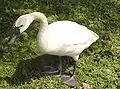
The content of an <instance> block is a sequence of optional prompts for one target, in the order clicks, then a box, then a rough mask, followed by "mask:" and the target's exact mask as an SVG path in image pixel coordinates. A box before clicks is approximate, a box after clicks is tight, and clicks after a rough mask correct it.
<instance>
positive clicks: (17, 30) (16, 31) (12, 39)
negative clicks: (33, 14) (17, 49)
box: [8, 25, 22, 45]
mask: <svg viewBox="0 0 120 89" xmlns="http://www.w3.org/2000/svg"><path fill="white" fill-rule="evenodd" d="M20 27H22V25H21V26H19V27H16V26H14V27H13V35H12V36H11V37H10V38H9V40H8V44H9V45H10V44H13V43H14V42H15V41H16V40H17V39H18V38H19V37H20Z"/></svg>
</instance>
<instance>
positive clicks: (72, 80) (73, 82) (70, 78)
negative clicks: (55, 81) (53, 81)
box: [61, 56, 79, 87]
mask: <svg viewBox="0 0 120 89" xmlns="http://www.w3.org/2000/svg"><path fill="white" fill-rule="evenodd" d="M78 57H79V56H74V57H73V59H74V66H73V67H74V68H73V73H72V75H71V76H67V75H62V76H61V80H62V81H63V83H65V84H67V85H69V86H71V87H75V86H76V80H75V69H76V61H77V60H78Z"/></svg>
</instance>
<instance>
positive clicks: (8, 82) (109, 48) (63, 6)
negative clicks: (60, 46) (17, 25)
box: [0, 0, 120, 89]
mask: <svg viewBox="0 0 120 89" xmlns="http://www.w3.org/2000/svg"><path fill="white" fill-rule="evenodd" d="M53 1H54V0H53ZM53 1H52V0H49V1H47V0H45V1H44V2H43V1H42V0H40V1H39V2H38V1H36V2H35V1H34V0H30V1H29V2H27V0H24V1H22V0H21V1H17V2H19V3H20V5H18V4H17V2H16V1H14V0H13V1H11V0H8V2H5V7H2V8H3V10H1V9H0V10H1V14H0V16H1V17H0V18H1V19H0V24H1V26H0V89H70V88H69V87H68V86H67V85H65V84H63V83H61V81H60V79H59V78H58V77H57V76H56V75H44V74H42V71H44V67H43V66H44V65H51V66H53V67H56V68H58V64H59V60H57V59H58V57H57V56H52V55H43V56H40V55H41V53H40V52H39V50H38V49H37V48H36V34H37V30H38V29H37V28H36V27H38V24H37V23H33V24H32V25H31V26H30V27H29V28H28V30H27V31H26V32H25V33H24V34H23V35H22V36H21V38H20V39H19V40H18V41H17V42H15V44H13V45H11V46H8V45H7V44H6V41H7V40H8V38H9V35H10V34H11V33H12V30H10V32H9V31H8V30H9V29H10V28H11V27H12V24H13V23H14V21H15V20H16V19H17V17H19V16H20V15H22V14H24V13H28V12H32V11H41V12H44V13H45V14H46V16H47V17H48V20H49V23H52V22H54V21H57V20H63V19H67V20H74V21H77V22H79V23H81V24H83V25H85V26H87V27H88V28H90V29H92V30H93V31H95V32H96V33H97V34H98V35H99V36H100V39H99V40H97V42H95V43H94V44H92V45H91V46H90V47H89V48H88V49H86V50H84V52H82V53H81V54H80V58H79V61H78V63H77V69H76V78H77V89H80V86H81V84H82V82H86V83H88V84H89V85H90V86H91V89H119V87H120V11H119V7H120V5H119V4H120V0H106V1H105V0H101V1H99V0H89V1H88V0H78V1H79V2H77V3H76V2H70V3H68V2H67V1H70V0H66V1H64V3H63V2H60V1H58V2H56V1H54V2H53ZM33 2H34V4H32V3H33ZM46 3H47V4H46ZM56 3H57V4H56ZM74 4H75V5H74ZM18 7H19V8H18ZM58 7H59V8H58ZM33 33H34V34H33ZM64 59H65V60H64ZM68 59H69V58H68V57H67V58H66V57H63V61H64V64H63V66H64V71H65V73H69V71H68V70H67V68H69V69H71V65H72V61H70V60H69V61H68ZM51 60H52V61H51ZM55 63H56V64H55ZM66 63H68V64H69V65H66Z"/></svg>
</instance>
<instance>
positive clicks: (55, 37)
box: [8, 12, 99, 86]
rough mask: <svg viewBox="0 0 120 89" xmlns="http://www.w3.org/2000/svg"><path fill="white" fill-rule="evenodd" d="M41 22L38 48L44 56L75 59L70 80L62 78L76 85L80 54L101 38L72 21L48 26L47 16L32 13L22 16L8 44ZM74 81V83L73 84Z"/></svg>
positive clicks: (16, 23)
mask: <svg viewBox="0 0 120 89" xmlns="http://www.w3.org/2000/svg"><path fill="white" fill-rule="evenodd" d="M34 20H36V21H39V22H40V28H39V31H38V35H37V46H38V48H39V49H40V50H41V52H42V53H44V54H52V55H58V56H59V58H60V59H61V56H70V57H72V58H73V59H74V61H75V63H74V70H73V74H72V76H71V77H70V78H66V79H67V80H66V79H64V78H65V76H64V77H61V79H63V80H64V81H63V82H64V83H66V84H68V85H71V86H73V85H75V83H74V82H75V81H74V80H75V79H74V71H75V65H76V62H77V61H78V58H79V54H80V53H81V52H82V51H83V50H84V49H86V48H88V47H89V46H90V45H91V44H92V43H94V42H95V41H96V40H97V39H98V38H99V36H98V35H97V34H96V33H94V32H93V31H91V30H89V29H88V28H87V27H85V26H82V25H79V24H78V23H76V22H72V21H67V20H65V21H56V22H53V23H51V24H49V25H48V21H47V18H46V16H45V15H44V14H43V13H41V12H32V13H29V14H24V15H22V16H20V17H19V18H18V19H17V20H16V22H15V24H14V33H13V35H12V37H10V39H9V41H8V44H12V43H14V41H15V40H16V39H17V38H19V36H20V34H21V33H23V32H24V31H25V30H26V29H27V28H28V27H29V25H30V24H31V23H32V22H33V21H34ZM60 65H61V66H60V74H61V70H62V62H61V61H60ZM71 81H73V82H71Z"/></svg>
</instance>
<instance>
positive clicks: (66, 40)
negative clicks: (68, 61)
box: [49, 21, 99, 45]
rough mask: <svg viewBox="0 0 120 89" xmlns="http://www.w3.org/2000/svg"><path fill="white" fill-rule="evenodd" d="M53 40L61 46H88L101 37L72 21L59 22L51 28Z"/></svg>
mask: <svg viewBox="0 0 120 89" xmlns="http://www.w3.org/2000/svg"><path fill="white" fill-rule="evenodd" d="M49 28H50V30H52V31H50V34H52V35H50V36H51V37H50V38H51V40H52V39H53V41H55V42H58V43H59V44H61V45H76V44H86V43H87V42H94V41H96V40H97V39H98V38H99V36H98V35H97V34H96V33H94V32H93V31H91V30H89V29H88V28H87V27H85V26H82V25H79V24H77V23H75V22H71V21H59V22H56V23H53V24H51V25H50V26H49Z"/></svg>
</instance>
